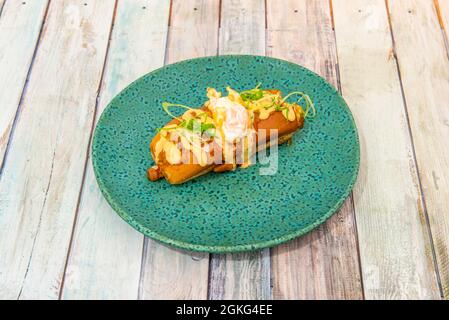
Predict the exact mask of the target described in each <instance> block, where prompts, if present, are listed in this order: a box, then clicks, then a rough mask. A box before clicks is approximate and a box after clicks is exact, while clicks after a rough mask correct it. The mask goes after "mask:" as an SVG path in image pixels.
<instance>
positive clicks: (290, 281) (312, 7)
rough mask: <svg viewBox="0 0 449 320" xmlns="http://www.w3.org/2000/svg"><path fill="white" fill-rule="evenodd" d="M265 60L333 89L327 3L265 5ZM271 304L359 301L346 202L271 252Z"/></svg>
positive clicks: (350, 216)
mask: <svg viewBox="0 0 449 320" xmlns="http://www.w3.org/2000/svg"><path fill="white" fill-rule="evenodd" d="M267 30H268V35H267V38H268V51H267V53H268V55H270V56H274V57H278V58H282V59H286V60H289V61H292V62H296V63H299V64H302V65H304V66H306V67H308V68H310V69H311V70H314V71H315V72H317V73H319V74H321V75H322V76H323V77H325V78H326V79H327V80H328V81H330V82H331V83H332V84H333V85H334V86H336V87H338V81H337V65H336V64H337V59H336V51H335V39H334V34H333V30H332V19H331V14H330V7H329V1H328V0H320V1H313V2H312V1H305V0H289V1H287V2H281V1H268V6H267ZM272 251H273V254H272V258H271V260H272V270H273V272H272V274H273V297H274V298H276V299H361V298H362V296H363V293H362V288H361V279H360V268H359V263H358V254H357V243H356V230H355V221H354V213H353V207H352V199H351V198H349V199H348V200H347V201H346V203H345V205H344V206H343V208H342V209H341V210H340V211H339V212H338V213H336V214H335V215H334V216H333V217H331V218H330V219H329V221H327V222H326V223H325V224H323V225H322V226H320V227H319V228H317V230H315V231H313V232H311V233H309V234H307V235H305V236H303V237H301V238H299V239H296V240H293V241H290V242H288V243H286V244H284V245H281V246H278V247H275V248H273V250H272Z"/></svg>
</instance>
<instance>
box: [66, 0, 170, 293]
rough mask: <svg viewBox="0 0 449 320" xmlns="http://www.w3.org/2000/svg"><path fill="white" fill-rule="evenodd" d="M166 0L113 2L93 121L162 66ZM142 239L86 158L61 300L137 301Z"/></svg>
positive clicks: (166, 13) (166, 29) (167, 5)
mask: <svg viewBox="0 0 449 320" xmlns="http://www.w3.org/2000/svg"><path fill="white" fill-rule="evenodd" d="M169 11H170V1H169V0H164V1H158V2H157V3H156V2H155V1H142V0H127V1H119V2H118V6H117V10H116V12H117V13H116V17H115V20H114V28H113V30H112V38H111V41H110V48H109V52H108V58H107V61H106V64H105V71H104V81H103V86H102V88H101V92H100V98H99V106H98V110H97V119H98V117H99V115H100V114H101V112H103V110H104V108H105V107H106V105H107V104H108V103H109V101H110V100H111V99H112V98H113V97H114V96H115V95H116V94H117V93H118V92H119V91H120V90H122V89H123V88H124V87H126V86H127V85H128V84H129V83H130V82H132V81H133V80H135V79H137V78H138V77H139V76H141V75H143V74H145V73H147V72H149V71H151V70H153V69H156V68H158V67H161V66H162V65H163V64H164V57H165V47H166V39H167V32H168V18H169ZM143 242H144V237H143V236H142V234H140V233H139V232H137V231H135V230H134V229H132V228H131V227H130V226H129V225H128V224H127V223H126V222H124V221H123V220H122V219H121V218H120V217H119V216H118V215H117V214H115V212H114V210H112V208H110V206H109V205H108V203H107V202H106V200H105V199H104V198H103V196H102V195H101V192H100V190H99V188H98V186H97V183H96V181H95V176H94V173H93V167H92V164H91V159H90V157H89V159H88V162H87V168H86V177H85V179H84V186H83V190H82V193H81V199H80V204H79V210H78V217H77V222H76V227H75V229H74V235H73V241H72V243H73V244H72V248H71V251H70V256H69V260H68V264H67V271H66V278H65V282H64V288H63V294H62V298H64V299H137V298H138V292H139V279H140V269H141V262H142V252H143V251H142V250H143Z"/></svg>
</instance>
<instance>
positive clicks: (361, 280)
mask: <svg viewBox="0 0 449 320" xmlns="http://www.w3.org/2000/svg"><path fill="white" fill-rule="evenodd" d="M332 1H333V0H329V11H330V16H331V22H332V34H333V36H334V43H335V59H336V62H335V76H336V78H337V89H338V92H339V93H340V94H342V91H341V78H340V63H339V60H338V59H339V58H338V42H337V36H336V34H335V20H334V9H333V4H332ZM349 197H350V201H351V207H352V217H353V225H354V230H355V232H354V236H355V243H356V248H357V261H358V264H359V270H358V271H359V275H360V287H361V290H362V300H366V299H365V288H364V283H363V273H362V258H361V255H360V243H359V232H358V229H357V215H356V214H355V203H354V194H353V191H352V190H351V193H350V194H349Z"/></svg>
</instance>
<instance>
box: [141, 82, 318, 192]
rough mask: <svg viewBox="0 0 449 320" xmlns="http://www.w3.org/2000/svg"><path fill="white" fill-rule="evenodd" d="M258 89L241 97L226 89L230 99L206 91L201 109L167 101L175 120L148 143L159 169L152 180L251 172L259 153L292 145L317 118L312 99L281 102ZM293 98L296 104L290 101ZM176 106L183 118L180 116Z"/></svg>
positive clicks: (298, 95)
mask: <svg viewBox="0 0 449 320" xmlns="http://www.w3.org/2000/svg"><path fill="white" fill-rule="evenodd" d="M260 85H261V84H258V85H257V86H256V87H255V88H253V89H250V90H244V91H242V92H237V91H236V90H234V89H232V88H231V87H229V86H228V87H226V91H227V96H222V93H221V92H218V91H217V90H216V89H214V88H207V98H208V100H207V101H206V102H205V103H204V105H203V106H201V107H200V108H192V107H189V106H186V105H182V104H172V103H167V102H164V103H163V104H162V108H163V110H164V111H165V112H166V113H167V114H168V115H169V116H170V117H172V118H173V119H172V120H171V121H170V122H169V123H167V124H166V125H165V126H164V127H162V128H159V129H158V130H157V131H158V133H157V135H156V136H155V137H154V139H153V140H152V142H151V144H150V149H151V155H152V158H153V160H154V162H155V165H153V166H151V168H149V169H148V178H149V179H150V180H151V181H156V180H159V179H160V178H165V179H166V180H167V181H168V182H169V183H171V184H181V183H184V182H186V181H189V180H192V179H194V178H197V177H199V176H201V175H203V174H206V173H208V172H210V171H214V172H216V173H221V172H226V171H233V170H235V169H236V168H237V167H240V168H247V167H249V166H250V165H252V164H254V163H255V162H256V153H257V152H258V151H261V150H265V149H267V148H270V147H272V146H273V145H278V144H283V143H285V142H290V141H291V139H292V136H293V133H295V132H296V131H297V130H298V129H300V128H302V127H303V125H304V119H305V118H306V117H307V116H309V115H310V114H309V111H312V113H313V116H314V115H315V107H314V105H313V102H312V100H311V99H310V97H309V96H308V95H307V94H305V93H303V92H300V91H295V92H291V93H289V94H287V95H286V96H285V97H283V96H282V93H281V91H280V90H275V89H261V88H260ZM293 97H295V98H297V99H296V101H295V102H289V98H290V99H291V98H293ZM301 103H303V104H304V106H305V107H303V106H301ZM172 107H175V108H179V109H181V110H183V111H184V113H183V114H182V115H178V116H176V115H174V114H173V113H172V112H171V110H170V108H172Z"/></svg>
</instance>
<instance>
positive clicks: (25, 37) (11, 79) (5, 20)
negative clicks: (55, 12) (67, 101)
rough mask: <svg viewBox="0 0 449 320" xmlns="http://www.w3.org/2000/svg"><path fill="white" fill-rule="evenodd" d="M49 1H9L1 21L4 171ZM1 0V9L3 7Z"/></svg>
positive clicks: (0, 125) (0, 154)
mask: <svg viewBox="0 0 449 320" xmlns="http://www.w3.org/2000/svg"><path fill="white" fill-rule="evenodd" d="M47 4H48V1H47V0H33V1H29V2H28V3H26V4H25V5H23V4H22V2H21V1H8V2H7V3H6V4H5V5H4V7H3V10H2V11H1V18H0V79H1V82H2V85H1V86H0V106H1V112H0V168H1V167H2V164H3V160H4V156H5V152H6V148H7V145H8V141H9V137H10V133H11V129H12V127H13V125H14V119H15V116H16V112H17V109H18V106H19V102H20V97H21V95H22V91H23V88H24V85H25V81H26V78H27V75H28V70H29V69H30V65H31V61H32V58H33V53H34V51H35V48H36V45H37V41H38V37H39V31H40V29H41V26H42V24H43V21H44V16H45V11H46V8H47ZM2 5H3V3H2V1H0V10H1V8H2Z"/></svg>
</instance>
